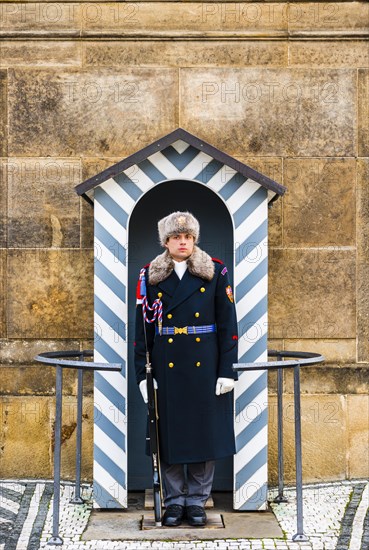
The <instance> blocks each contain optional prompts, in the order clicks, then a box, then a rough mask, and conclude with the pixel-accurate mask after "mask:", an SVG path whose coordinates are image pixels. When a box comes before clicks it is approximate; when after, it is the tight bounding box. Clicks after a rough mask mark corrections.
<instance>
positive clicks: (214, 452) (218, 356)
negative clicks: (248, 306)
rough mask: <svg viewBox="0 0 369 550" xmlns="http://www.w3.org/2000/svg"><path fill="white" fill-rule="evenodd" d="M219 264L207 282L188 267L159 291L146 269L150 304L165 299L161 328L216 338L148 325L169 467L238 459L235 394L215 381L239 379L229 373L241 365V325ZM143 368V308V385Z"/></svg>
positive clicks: (141, 347)
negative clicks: (193, 328) (198, 328)
mask: <svg viewBox="0 0 369 550" xmlns="http://www.w3.org/2000/svg"><path fill="white" fill-rule="evenodd" d="M214 266H215V272H214V276H213V278H212V280H210V281H208V280H205V279H203V278H201V277H199V276H195V275H193V274H191V273H190V272H189V270H188V269H187V270H186V272H185V274H184V275H183V278H182V279H181V280H180V279H179V278H178V276H177V274H176V273H175V271H174V270H173V271H172V272H171V274H170V275H169V277H167V278H166V279H165V280H163V281H161V282H159V283H158V284H156V285H150V284H149V283H148V277H147V270H146V275H145V277H146V290H147V298H148V302H149V304H150V305H152V303H153V302H154V300H155V299H157V298H158V296H159V297H160V293H161V301H162V304H163V326H176V327H185V326H188V325H210V324H213V323H215V324H216V326H217V332H216V333H208V334H198V335H196V334H194V335H186V334H177V335H164V334H163V335H162V336H160V335H158V334H155V332H156V331H155V326H154V324H148V323H146V329H147V340H148V348H149V351H150V357H151V362H152V366H153V373H154V377H155V378H156V380H157V382H158V393H157V395H158V412H159V441H160V455H161V458H162V459H163V460H164V461H165V462H167V463H168V464H185V463H190V462H202V461H206V460H215V459H219V458H224V457H226V456H229V455H232V454H234V453H235V442H234V429H233V392H229V393H226V394H223V395H219V396H217V395H215V387H216V381H217V378H218V377H225V378H234V379H236V378H237V376H236V375H235V373H234V371H233V370H232V364H233V363H237V319H236V312H235V306H234V303H233V296H232V293H231V287H230V282H229V278H228V273H227V270H226V268H225V266H224V264H222V263H221V262H219V261H214ZM150 315H151V313H150V312H149V317H150ZM155 324H157V323H155ZM145 362H146V361H145V341H144V332H143V322H142V306H141V305H138V306H137V309H136V342H135V368H136V376H137V382H138V383H140V382H141V381H142V380H144V379H145Z"/></svg>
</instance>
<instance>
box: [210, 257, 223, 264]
mask: <svg viewBox="0 0 369 550" xmlns="http://www.w3.org/2000/svg"><path fill="white" fill-rule="evenodd" d="M212 260H213V262H217V264H221V265H223V264H224V262H222V260H219V259H218V258H212Z"/></svg>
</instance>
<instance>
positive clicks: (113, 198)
mask: <svg viewBox="0 0 369 550" xmlns="http://www.w3.org/2000/svg"><path fill="white" fill-rule="evenodd" d="M175 179H182V180H186V179H187V180H191V181H195V182H198V183H199V184H202V185H206V186H207V187H208V188H209V189H211V190H213V191H214V192H215V193H217V194H218V196H219V197H221V198H222V199H223V201H224V203H225V204H226V206H227V208H228V210H229V212H230V215H231V217H232V219H233V224H234V241H235V270H234V274H235V281H234V286H235V297H236V302H237V314H238V320H239V326H240V340H239V360H240V362H241V361H242V362H246V361H254V360H255V361H256V360H258V359H259V360H264V359H265V357H266V353H267V325H266V323H267V203H268V190H267V189H266V188H265V187H263V186H261V185H260V184H259V183H257V182H255V181H253V180H252V179H250V178H248V177H246V176H244V175H242V174H241V173H240V172H238V171H237V170H235V169H234V168H232V167H230V166H228V165H227V164H225V163H224V162H222V161H220V160H219V159H217V158H214V157H212V156H211V155H209V154H208V153H207V152H205V151H204V150H200V149H199V148H197V147H195V146H193V145H192V144H190V143H187V142H186V141H184V140H181V139H177V140H176V141H174V142H173V143H171V144H170V145H167V146H166V147H165V148H163V149H162V150H160V151H157V152H155V153H153V154H150V155H149V156H147V158H145V159H143V160H140V161H139V162H137V164H134V165H131V166H130V167H129V168H127V169H126V170H123V171H121V172H120V173H118V174H115V175H114V176H112V177H108V178H107V179H106V180H105V181H103V182H102V183H99V185H98V186H96V187H95V198H94V202H95V256H96V260H95V319H94V321H95V329H96V330H95V361H102V362H104V361H106V362H121V363H122V364H123V366H124V367H123V370H122V372H121V373H114V374H112V373H96V374H95V408H96V410H95V428H94V498H95V506H96V507H101V508H125V507H127V417H126V415H127V412H126V406H127V379H126V372H127V369H126V361H127V343H126V325H127V291H126V290H127V289H126V287H127V265H126V243H127V242H128V234H127V228H128V221H129V217H130V215H131V213H132V211H133V209H134V207H135V204H136V202H137V201H138V199H139V198H140V197H141V196H142V195H143V194H144V193H146V192H147V191H148V190H149V189H151V188H152V187H153V186H155V185H157V184H159V183H162V182H163V181H167V180H175ZM236 386H237V391H236V394H235V430H236V438H237V455H236V456H235V462H234V465H235V467H234V507H235V508H236V509H240V510H257V509H263V508H265V506H266V484H267V428H266V421H267V402H266V400H267V380H266V376H265V373H258V374H257V375H254V374H252V375H249V374H243V375H242V376H240V380H239V381H238V383H237V384H236Z"/></svg>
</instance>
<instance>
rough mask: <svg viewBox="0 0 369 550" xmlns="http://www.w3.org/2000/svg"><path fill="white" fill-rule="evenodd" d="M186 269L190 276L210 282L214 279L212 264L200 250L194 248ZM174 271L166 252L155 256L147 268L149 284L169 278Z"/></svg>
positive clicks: (196, 247)
mask: <svg viewBox="0 0 369 550" xmlns="http://www.w3.org/2000/svg"><path fill="white" fill-rule="evenodd" d="M187 268H188V271H189V272H190V273H191V275H194V276H195V277H200V278H201V279H205V280H206V281H211V280H212V278H213V277H214V272H215V267H214V262H213V260H212V259H211V257H210V256H209V254H207V253H206V252H204V251H203V250H201V248H199V247H198V246H194V249H193V252H192V254H191V256H190V257H189V258H188V260H187ZM173 269H174V262H173V259H172V257H171V256H170V254H169V252H168V250H165V252H163V253H162V254H159V256H156V258H154V260H153V261H152V262H151V264H150V266H149V284H150V285H157V284H158V283H161V281H164V280H165V279H167V278H168V277H169V275H170V274H171V273H172V271H173Z"/></svg>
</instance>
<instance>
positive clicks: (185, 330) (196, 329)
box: [155, 325, 217, 335]
mask: <svg viewBox="0 0 369 550" xmlns="http://www.w3.org/2000/svg"><path fill="white" fill-rule="evenodd" d="M216 331H217V326H216V325H193V326H192V327H162V329H161V334H162V335H164V334H205V333H207V332H216ZM155 332H156V334H159V329H158V327H157V326H155Z"/></svg>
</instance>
